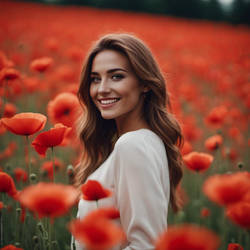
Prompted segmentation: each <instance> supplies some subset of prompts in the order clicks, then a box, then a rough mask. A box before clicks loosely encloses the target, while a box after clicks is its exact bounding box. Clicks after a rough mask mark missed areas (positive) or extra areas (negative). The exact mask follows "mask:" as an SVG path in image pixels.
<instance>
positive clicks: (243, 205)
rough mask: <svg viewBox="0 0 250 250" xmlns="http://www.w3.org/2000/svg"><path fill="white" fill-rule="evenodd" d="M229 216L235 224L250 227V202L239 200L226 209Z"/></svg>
mask: <svg viewBox="0 0 250 250" xmlns="http://www.w3.org/2000/svg"><path fill="white" fill-rule="evenodd" d="M226 215H227V217H228V218H229V219H230V220H231V221H233V222H234V223H235V224H237V225H239V226H240V227H243V228H245V229H247V230H249V229H250V202H249V201H242V202H237V203H235V204H233V205H231V206H229V207H228V208H227V209H226Z"/></svg>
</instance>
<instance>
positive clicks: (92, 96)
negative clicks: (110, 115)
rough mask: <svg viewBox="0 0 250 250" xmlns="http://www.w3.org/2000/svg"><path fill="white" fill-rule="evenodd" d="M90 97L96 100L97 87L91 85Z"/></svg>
mask: <svg viewBox="0 0 250 250" xmlns="http://www.w3.org/2000/svg"><path fill="white" fill-rule="evenodd" d="M89 95H90V97H91V98H92V99H94V98H95V95H96V88H95V86H93V85H90V88H89Z"/></svg>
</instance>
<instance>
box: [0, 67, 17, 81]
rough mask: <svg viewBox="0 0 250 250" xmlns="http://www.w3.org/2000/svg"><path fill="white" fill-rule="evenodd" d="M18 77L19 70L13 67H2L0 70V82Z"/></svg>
mask: <svg viewBox="0 0 250 250" xmlns="http://www.w3.org/2000/svg"><path fill="white" fill-rule="evenodd" d="M19 77H20V73H19V71H17V70H16V69H13V68H3V69H2V70H1V71H0V82H1V81H3V80H15V79H17V78H19Z"/></svg>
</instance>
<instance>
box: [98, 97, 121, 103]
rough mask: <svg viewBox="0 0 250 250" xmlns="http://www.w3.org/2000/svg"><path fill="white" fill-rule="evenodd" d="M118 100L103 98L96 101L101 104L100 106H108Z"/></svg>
mask: <svg viewBox="0 0 250 250" xmlns="http://www.w3.org/2000/svg"><path fill="white" fill-rule="evenodd" d="M119 100H120V98H103V99H98V101H99V102H100V103H101V104H102V105H109V104H113V103H116V102H118V101H119Z"/></svg>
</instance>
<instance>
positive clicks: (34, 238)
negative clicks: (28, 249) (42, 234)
mask: <svg viewBox="0 0 250 250" xmlns="http://www.w3.org/2000/svg"><path fill="white" fill-rule="evenodd" d="M32 240H33V242H34V243H35V244H38V242H39V240H38V237H37V236H36V235H34V236H33V238H32Z"/></svg>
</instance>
